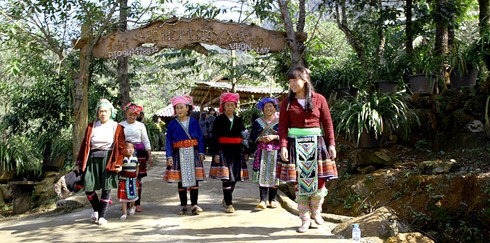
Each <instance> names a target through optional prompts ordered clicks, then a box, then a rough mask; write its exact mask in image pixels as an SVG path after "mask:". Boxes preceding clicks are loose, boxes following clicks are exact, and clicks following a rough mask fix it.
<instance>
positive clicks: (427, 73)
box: [408, 50, 442, 94]
mask: <svg viewBox="0 0 490 243" xmlns="http://www.w3.org/2000/svg"><path fill="white" fill-rule="evenodd" d="M441 63H442V62H441V61H440V58H438V57H436V56H433V55H432V53H431V52H430V51H426V50H420V51H418V52H414V54H413V55H412V56H410V57H409V63H408V65H409V67H410V69H411V71H412V75H410V77H409V78H408V81H409V84H410V90H411V91H412V93H414V94H432V93H433V91H434V85H435V83H436V76H435V75H434V73H437V70H438V69H440V68H441V67H442V64H441Z"/></svg>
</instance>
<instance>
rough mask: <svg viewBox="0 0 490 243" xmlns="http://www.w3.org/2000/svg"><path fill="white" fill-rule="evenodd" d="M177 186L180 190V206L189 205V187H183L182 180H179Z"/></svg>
mask: <svg viewBox="0 0 490 243" xmlns="http://www.w3.org/2000/svg"><path fill="white" fill-rule="evenodd" d="M177 188H178V190H179V199H180V206H186V205H187V188H186V187H182V182H179V184H178V185H177Z"/></svg>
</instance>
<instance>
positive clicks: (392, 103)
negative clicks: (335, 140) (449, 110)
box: [331, 91, 418, 141]
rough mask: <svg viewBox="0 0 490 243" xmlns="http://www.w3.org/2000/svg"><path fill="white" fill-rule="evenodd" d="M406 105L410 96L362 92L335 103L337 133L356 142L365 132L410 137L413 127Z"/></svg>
mask: <svg viewBox="0 0 490 243" xmlns="http://www.w3.org/2000/svg"><path fill="white" fill-rule="evenodd" d="M407 102H408V97H407V94H406V93H403V92H394V93H388V94H381V93H378V92H374V93H367V92H366V91H360V92H359V95H358V96H357V97H354V99H349V100H336V101H335V102H334V103H333V105H332V107H331V110H332V119H333V122H334V124H335V129H336V132H337V133H340V134H345V135H346V137H347V138H351V139H352V138H357V140H356V141H359V138H360V136H361V134H362V132H363V131H367V132H374V134H375V136H376V137H379V136H381V135H382V134H383V131H384V130H385V129H388V131H390V132H399V133H400V134H405V135H407V134H408V132H409V131H410V126H409V125H410V124H411V123H410V120H409V117H410V116H409V114H410V113H411V111H410V110H409V109H408V106H407ZM413 116H415V115H413ZM416 119H417V121H418V118H416Z"/></svg>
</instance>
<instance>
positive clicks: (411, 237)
mask: <svg viewBox="0 0 490 243" xmlns="http://www.w3.org/2000/svg"><path fill="white" fill-rule="evenodd" d="M385 242H386V243H433V242H434V241H433V240H432V239H431V238H429V237H427V236H424V235H422V234H421V233H419V232H410V233H399V234H396V235H394V236H392V237H390V238H388V239H387V240H386V241H385Z"/></svg>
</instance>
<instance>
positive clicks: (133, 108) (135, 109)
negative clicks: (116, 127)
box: [122, 102, 143, 115]
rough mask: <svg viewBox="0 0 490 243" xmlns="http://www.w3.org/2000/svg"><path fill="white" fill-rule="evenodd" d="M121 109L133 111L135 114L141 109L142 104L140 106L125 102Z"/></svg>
mask: <svg viewBox="0 0 490 243" xmlns="http://www.w3.org/2000/svg"><path fill="white" fill-rule="evenodd" d="M122 110H123V111H125V112H128V111H129V112H131V113H134V114H136V115H139V114H140V113H141V112H142V111H143V106H140V105H137V104H134V103H131V102H129V103H128V104H126V105H125V106H124V107H123V108H122Z"/></svg>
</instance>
